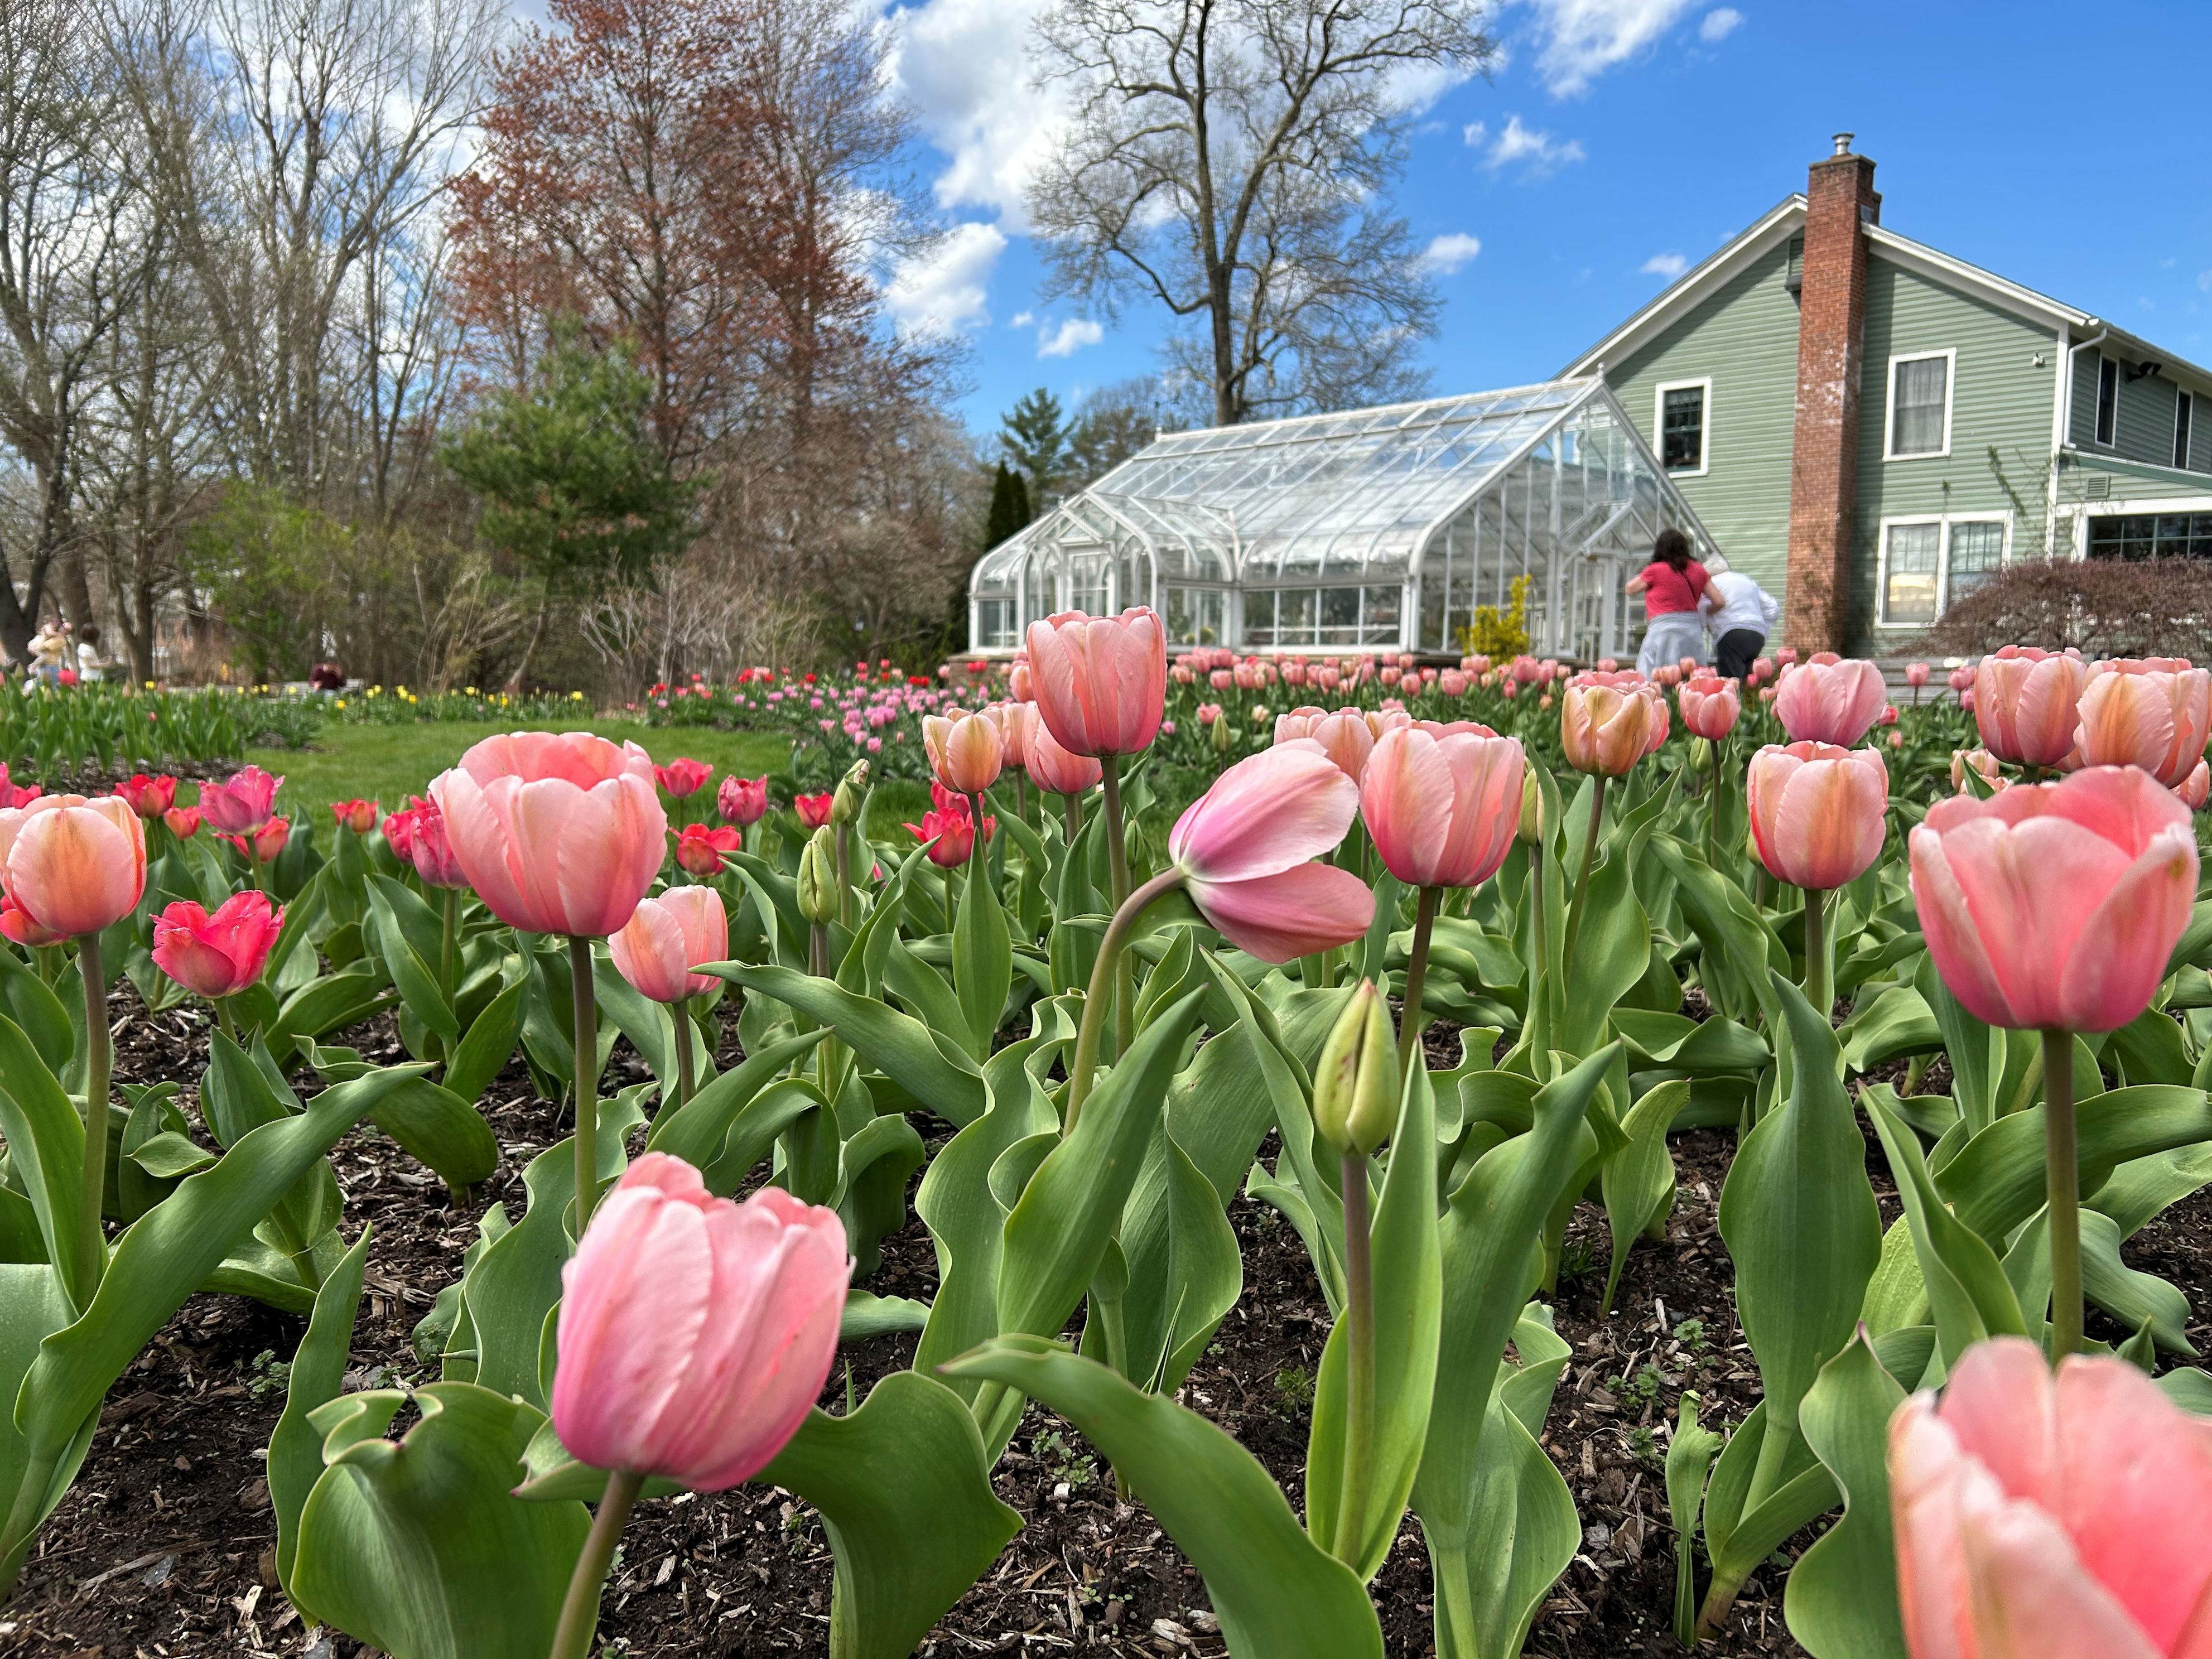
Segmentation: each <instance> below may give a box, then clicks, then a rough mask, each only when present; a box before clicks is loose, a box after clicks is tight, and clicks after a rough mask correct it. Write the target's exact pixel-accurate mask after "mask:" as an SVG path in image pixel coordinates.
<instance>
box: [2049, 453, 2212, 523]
mask: <svg viewBox="0 0 2212 1659" xmlns="http://www.w3.org/2000/svg"><path fill="white" fill-rule="evenodd" d="M2093 479H2102V480H2103V481H2104V492H2105V493H2104V494H2103V495H2092V494H2091V493H2090V492H2091V490H2092V489H2094V488H2095V487H2096V486H2095V485H2094V484H2093V483H2091V480H2093ZM2180 495H2197V496H2205V495H2212V474H2208V473H2196V472H2178V471H2174V470H2173V469H2172V468H2171V467H2164V466H2159V465H2129V464H2128V463H2127V462H2126V461H2124V460H2119V459H2114V458H2112V457H2111V456H2106V455H2091V454H2087V453H2083V454H2079V455H2071V456H2069V457H2068V458H2067V462H2066V465H2064V466H2063V467H2062V468H2061V469H2060V470H2059V473H2058V502H2059V505H2060V506H2061V507H2068V506H2071V505H2074V504H2075V503H2076V502H2087V504H2088V507H2089V510H2090V511H2091V512H2093V513H2101V512H2103V511H2105V510H2106V509H2105V505H2104V504H2105V502H2106V501H2170V500H2172V499H2173V498H2174V497H2176V496H2180Z"/></svg>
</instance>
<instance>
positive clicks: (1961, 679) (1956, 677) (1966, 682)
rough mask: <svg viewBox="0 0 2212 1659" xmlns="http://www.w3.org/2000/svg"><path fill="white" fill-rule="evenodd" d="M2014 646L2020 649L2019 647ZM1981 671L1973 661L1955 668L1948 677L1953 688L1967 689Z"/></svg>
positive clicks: (1957, 689)
mask: <svg viewBox="0 0 2212 1659" xmlns="http://www.w3.org/2000/svg"><path fill="white" fill-rule="evenodd" d="M2014 648H2015V649H2018V647H2014ZM1977 672H1978V669H1977V668H1976V666H1975V665H1974V664H1972V663H1966V664H1964V665H1961V666H1960V667H1957V668H1954V669H1953V670H1952V671H1951V672H1950V675H1949V677H1948V678H1949V680H1950V684H1951V689H1952V690H1954V691H1964V690H1966V689H1967V688H1968V687H1969V686H1971V685H1972V684H1973V683H1974V676H1975V674H1976V673H1977Z"/></svg>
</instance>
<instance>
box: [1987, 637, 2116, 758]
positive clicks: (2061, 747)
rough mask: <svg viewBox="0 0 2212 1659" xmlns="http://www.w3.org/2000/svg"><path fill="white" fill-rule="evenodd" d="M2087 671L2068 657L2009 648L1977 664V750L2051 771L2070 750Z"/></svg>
mask: <svg viewBox="0 0 2212 1659" xmlns="http://www.w3.org/2000/svg"><path fill="white" fill-rule="evenodd" d="M2088 678H2089V670H2088V665H2087V664H2085V663H2084V662H2083V661H2082V660H2081V657H2080V656H2079V655H2078V654H2077V653H2074V652H2071V651H2067V652H2057V651H2039V650H2037V649H2036V648H2035V647H2033V646H2024V645H2008V646H2007V647H2004V649H2002V651H1998V652H1996V653H1993V654H1991V655H1990V656H1986V657H1984V658H1983V659H1982V660H1981V663H1980V665H1978V667H1977V668H1975V670H1974V671H1973V675H1972V685H1971V687H1970V688H1967V689H1962V690H1960V701H1961V702H1964V701H1965V699H1966V695H1967V690H1971V691H1972V696H1973V699H1974V701H1973V702H1972V705H1971V706H1972V709H1973V711H1974V725H1975V726H1977V727H1978V729H1979V730H1980V732H1981V734H1982V746H1983V747H1984V748H1985V749H1987V750H1989V751H1990V753H1991V754H1992V755H1995V756H1996V757H1997V758H1998V759H1999V760H2005V761H2012V762H2015V763H2017V764H2020V765H2022V766H2056V765H2057V764H2058V763H2059V762H2060V761H2062V760H2063V759H2064V758H2065V757H2066V754H2067V751H2068V750H2070V749H2072V748H2073V747H2074V734H2075V727H2076V726H2078V725H2079V724H2080V715H2079V713H2078V705H2079V703H2080V702H2081V689H2082V686H2083V685H2084V684H2085V683H2086V682H2087V679H2088Z"/></svg>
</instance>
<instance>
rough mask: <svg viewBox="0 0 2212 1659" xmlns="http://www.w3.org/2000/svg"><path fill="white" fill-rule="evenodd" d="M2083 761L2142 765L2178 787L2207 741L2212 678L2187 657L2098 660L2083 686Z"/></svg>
mask: <svg viewBox="0 0 2212 1659" xmlns="http://www.w3.org/2000/svg"><path fill="white" fill-rule="evenodd" d="M2077 735H2078V739H2079V742H2080V744H2081V758H2082V760H2083V761H2084V762H2085V763H2087V764H2088V765H2091V766H2140V767H2142V769H2143V770H2144V771H2146V772H2148V773H2149V774H2150V775H2152V776H2153V777H2154V778H2156V779H2157V780H2158V781H2160V783H2162V784H2164V785H2166V787H2167V788H2169V789H2172V788H2178V787H2179V786H2180V785H2181V784H2182V783H2183V781H2185V780H2186V779H2187V778H2188V776H2189V775H2190V773H2191V772H2192V771H2194V770H2196V769H2197V765H2198V763H2200V762H2202V761H2203V758H2204V744H2205V742H2206V740H2207V739H2208V738H2212V673H2208V672H2207V671H2205V670H2203V669H2202V668H2192V667H2191V666H2190V665H2189V663H2188V661H2187V660H2186V659H2183V658H2179V657H2153V658H2150V659H2148V660H2146V661H2142V662H2136V661H2132V660H2126V659H2123V660H2120V661H2117V662H2100V663H2099V664H2098V665H2096V666H2095V667H2094V668H2093V669H2092V670H2091V671H2090V672H2089V679H2088V683H2087V684H2086V685H2084V686H2083V687H2082V688H2081V730H2080V732H2079V733H2078V734H2077Z"/></svg>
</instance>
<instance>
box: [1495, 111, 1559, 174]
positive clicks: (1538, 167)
mask: <svg viewBox="0 0 2212 1659" xmlns="http://www.w3.org/2000/svg"><path fill="white" fill-rule="evenodd" d="M1581 160H1583V147H1582V145H1581V144H1579V143H1577V142H1576V141H1575V140H1574V139H1572V138H1570V139H1568V140H1566V141H1565V143H1560V142H1559V140H1557V139H1554V138H1553V137H1552V135H1551V134H1550V133H1548V132H1539V131H1536V130H1535V129H1534V128H1532V127H1527V126H1523V125H1522V124H1521V118H1520V117H1519V116H1517V115H1509V116H1507V117H1506V118H1505V131H1503V132H1501V133H1499V134H1498V137H1496V138H1495V139H1493V140H1492V142H1491V145H1490V153H1489V154H1488V155H1485V156H1484V157H1483V158H1482V164H1483V166H1485V167H1488V168H1489V169H1490V170H1491V171H1492V172H1493V173H1495V172H1497V171H1498V169H1499V168H1501V167H1512V166H1514V165H1515V164H1516V163H1518V164H1520V165H1521V166H1522V167H1525V168H1526V169H1527V170H1528V173H1529V174H1530V175H1531V176H1532V177H1534V178H1539V179H1541V178H1543V177H1546V176H1547V175H1548V174H1550V173H1557V172H1558V171H1559V169H1560V168H1561V167H1565V166H1566V165H1567V164H1568V163H1569V162H1571V161H1581Z"/></svg>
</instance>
